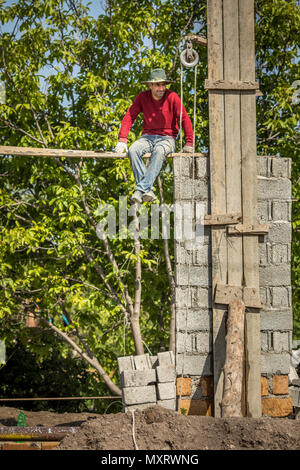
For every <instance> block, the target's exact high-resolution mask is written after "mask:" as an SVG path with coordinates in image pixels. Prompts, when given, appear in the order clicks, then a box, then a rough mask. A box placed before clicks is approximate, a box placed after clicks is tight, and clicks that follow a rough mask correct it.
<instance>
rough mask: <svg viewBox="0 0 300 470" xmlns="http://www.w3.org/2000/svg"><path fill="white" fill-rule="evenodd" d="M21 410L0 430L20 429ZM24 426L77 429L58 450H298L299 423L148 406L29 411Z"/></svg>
mask: <svg viewBox="0 0 300 470" xmlns="http://www.w3.org/2000/svg"><path fill="white" fill-rule="evenodd" d="M19 411H20V410H18V409H17V408H10V407H1V406H0V426H16V424H17V416H18V413H19ZM25 414H26V426H78V430H77V432H76V433H75V434H70V435H68V436H66V437H65V438H64V439H63V440H62V441H61V443H60V445H59V446H58V447H56V449H54V450H134V449H136V448H138V449H139V450H299V449H300V420H295V419H288V418H260V419H254V418H226V419H225V418H212V417H206V416H183V415H181V414H179V413H177V412H175V411H171V410H168V409H166V408H161V407H160V406H157V405H156V406H153V407H149V408H147V409H146V410H143V411H135V412H134V414H132V413H128V414H127V413H116V414H105V415H99V414H96V413H53V412H50V411H39V412H36V411H25Z"/></svg>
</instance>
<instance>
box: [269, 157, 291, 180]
mask: <svg viewBox="0 0 300 470" xmlns="http://www.w3.org/2000/svg"><path fill="white" fill-rule="evenodd" d="M271 176H274V177H275V178H276V177H277V178H290V177H291V161H290V158H283V157H272V161H271Z"/></svg>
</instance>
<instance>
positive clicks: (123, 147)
mask: <svg viewBox="0 0 300 470" xmlns="http://www.w3.org/2000/svg"><path fill="white" fill-rule="evenodd" d="M114 152H115V153H127V144H126V143H125V142H118V143H117V145H116V146H115V149H114Z"/></svg>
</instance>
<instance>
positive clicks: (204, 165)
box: [190, 157, 209, 179]
mask: <svg viewBox="0 0 300 470" xmlns="http://www.w3.org/2000/svg"><path fill="white" fill-rule="evenodd" d="M194 162H195V172H194V178H196V179H200V178H205V177H207V176H208V174H209V168H208V157H195V158H194ZM190 176H191V177H193V173H192V174H191V175H190Z"/></svg>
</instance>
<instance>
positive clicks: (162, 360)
mask: <svg viewBox="0 0 300 470" xmlns="http://www.w3.org/2000/svg"><path fill="white" fill-rule="evenodd" d="M157 357H158V364H159V365H160V366H164V367H169V366H173V365H174V364H175V359H174V353H173V351H165V352H159V353H158V354H157Z"/></svg>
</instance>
